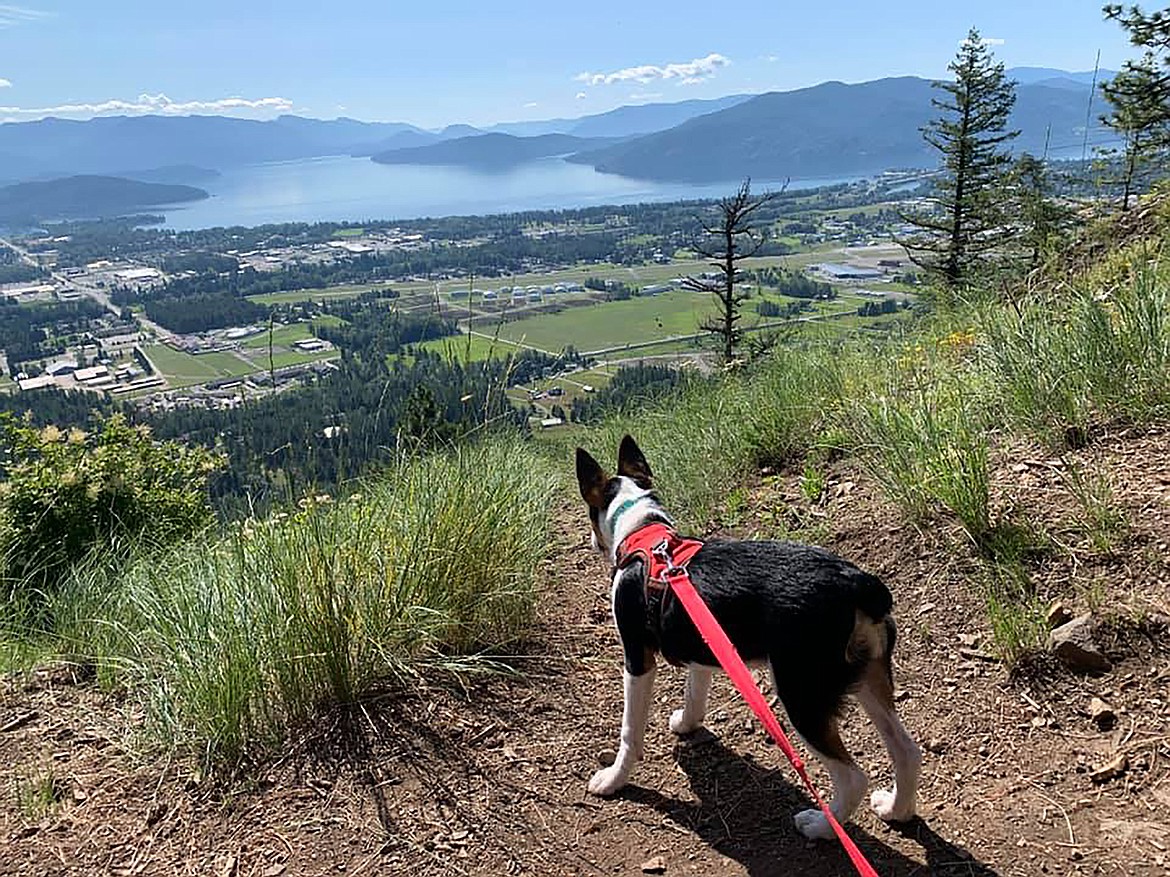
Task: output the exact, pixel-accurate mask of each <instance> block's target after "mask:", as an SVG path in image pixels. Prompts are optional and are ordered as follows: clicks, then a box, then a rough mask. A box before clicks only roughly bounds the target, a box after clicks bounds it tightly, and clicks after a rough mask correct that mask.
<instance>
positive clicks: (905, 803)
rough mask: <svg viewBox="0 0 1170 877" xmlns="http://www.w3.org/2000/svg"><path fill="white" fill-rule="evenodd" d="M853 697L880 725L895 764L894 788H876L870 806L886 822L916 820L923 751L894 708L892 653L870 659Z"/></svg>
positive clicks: (883, 739) (879, 729)
mask: <svg viewBox="0 0 1170 877" xmlns="http://www.w3.org/2000/svg"><path fill="white" fill-rule="evenodd" d="M854 696H855V697H856V698H857V700H858V702H859V703H860V704H861V706H862V707H863V708H864V709H865V712H866V713H867V714H868V715H869V718H870V721H872V722H873V724H874V727H875V728H877V732H878V733H879V734H880V735H881V738H882V742H883V743H885V744H886V751H887V752H889V754H890V760H891V761H893V763H894V788H893V789H890V790H887V789H877V790H875V791H874V793H873V795H871V796H870V806H871V807H873V810H874V812H875V813H876V814H877V815H878V816H879V817H880V818H881V819H884V820H885V821H886V822H906V821H908V820H910V819H913V818H914V812H915V809H916V806H917V803H916V802H917V798H918V776H919V774H920V773H921V770H922V750H921V749H919V748H918V745H917V744H916V743H915V742H914V739H913V738H912V737H911V736H910V734H909V732H908V731H907V730H906V727H905V726H904V725H903V724H902V721H901V720H900V719H899V718H898V714H897V712H895V710H894V678H893V675H892V673H891V669H890V659H889V655H886V656H884V657H882V658H876V659H874V660H872V661H870V662H869V665H868V666H867V667H866V669H865V674H864V675H863V676H862V679H861V685H860V687H859V688H858V689H857V692H856V693H855V695H854Z"/></svg>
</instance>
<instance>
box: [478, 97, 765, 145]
mask: <svg viewBox="0 0 1170 877" xmlns="http://www.w3.org/2000/svg"><path fill="white" fill-rule="evenodd" d="M752 97H753V95H750V94H733V95H728V96H727V97H717V98H715V99H713V100H684V101H679V102H678V103H672V104H654V103H651V104H634V105H632V106H626V107H618V108H617V109H615V110H610V111H609V112H607V113H598V114H596V115H593V116H582V117H581V118H579V119H547V120H545V121H542V122H503V123H501V124H499V125H492V126H491V127H490V128H488V129H486V130H488V131H496V132H499V133H501V134H513V135H515V136H517V137H535V136H537V135H540V134H572V135H573V136H574V137H633V136H636V135H638V134H652V133H654V132H655V131H664V130H666V129H667V128H673V127H674V126H675V125H681V124H682V123H683V122H685V121H686V120H687V119H693V118H694V117H695V116H702V115H704V114H706V113H714V112H716V111H717V110H723V109H727V107H733V106H735V105H736V104H741V103H743V102H744V101H745V100H750V99H751V98H752Z"/></svg>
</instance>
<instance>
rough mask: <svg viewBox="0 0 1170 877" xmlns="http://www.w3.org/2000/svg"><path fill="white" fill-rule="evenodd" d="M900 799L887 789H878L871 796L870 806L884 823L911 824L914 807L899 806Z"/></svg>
mask: <svg viewBox="0 0 1170 877" xmlns="http://www.w3.org/2000/svg"><path fill="white" fill-rule="evenodd" d="M897 801H898V797H897V795H895V794H894V793H893V792H891V791H889V790H887V789H878V790H877V791H875V792H874V793H873V794H872V795H870V796H869V806H870V807H872V808H873V812H874V813H876V814H877V816H878V819H881V820H882V821H883V822H909V821H910V820H911V819H913V818H914V808H913V806H911V807H907V806H905V805H903V806H902V807H901V808H899V807H898V806H897Z"/></svg>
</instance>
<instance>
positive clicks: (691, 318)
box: [500, 291, 714, 353]
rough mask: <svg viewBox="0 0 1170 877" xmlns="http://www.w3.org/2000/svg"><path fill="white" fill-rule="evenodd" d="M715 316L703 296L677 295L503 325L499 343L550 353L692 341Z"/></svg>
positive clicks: (579, 308) (634, 299)
mask: <svg viewBox="0 0 1170 877" xmlns="http://www.w3.org/2000/svg"><path fill="white" fill-rule="evenodd" d="M712 313H714V310H713V308H712V304H711V301H710V300H709V299H708V298H706V297H704V296H703V295H701V294H698V293H693V292H682V291H674V292H668V293H663V294H662V295H656V296H646V297H642V298H632V299H628V300H627V301H615V302H604V303H598V304H594V305H588V306H586V307H576V308H569V309H567V310H564V311H561V312H560V313H556V314H539V315H537V316H533V317H528V318H527V319H524V320H518V321H516V322H513V323H506V324H504V325H503V326H502V327H500V337H501V338H507V339H509V340H511V341H515V342H517V343H521V344H527V345H529V346H531V347H535V348H537V349H540V350H547V351H549V352H551V353H557V352H559V351H561V350H563V349H564V348H565V347H567V346H569V345H572V346H574V347H576V348H577V349H578V350H582V351H585V350H596V349H600V348H605V347H618V346H621V345H625V344H636V343H638V342H643V341H653V340H656V339H665V338H670V337H673V336H677V335H689V334H692V333H694V332H697V331H698V325H699V322H700V320H702V319H703V318H705V317H707V316H709V315H711V314H712Z"/></svg>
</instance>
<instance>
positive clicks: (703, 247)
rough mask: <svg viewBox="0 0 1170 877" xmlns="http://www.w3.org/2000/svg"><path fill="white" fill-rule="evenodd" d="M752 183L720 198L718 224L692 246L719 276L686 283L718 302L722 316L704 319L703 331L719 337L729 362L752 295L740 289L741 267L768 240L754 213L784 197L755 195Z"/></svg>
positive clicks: (709, 224)
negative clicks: (744, 308) (743, 309)
mask: <svg viewBox="0 0 1170 877" xmlns="http://www.w3.org/2000/svg"><path fill="white" fill-rule="evenodd" d="M751 182H752V181H751V179H750V178H748V179H746V180H744V181H743V185H741V186H740V187H739V191H738V192H736V193H735V194H734V195H732V196H731V197H729V198H722V199H720V201H719V204H718V219H717V221H715V222H707V221H704V222H703V223H702V227H703V238H702V239H701V240H697V241H696V242H695V243H694V244H692V245H691V249H692V250H694V252H695V253H696V254H697V255H698V256H699V258H701V259H706V260H707V262H708V264H709V265H710V266H711V267H712V268H714V269H715V272H714V275H715V276H714V277H712V276H710V274H711V272H705V274H704V276H700V277H690V276H689V277H687V278H686V279H685V280H684V281H683V288H684V289H689V290H691V291H693V292H709V293H711V294H712V295H714V296H715V298H716V299H718V302H719V313H718V314H716V315H715V316H713V317H710V318H709V319H706V320H704V321H703V322H702V323H701V324H700V325H699V328H700V329H702V330H703V331H704V332H711V333H713V334H715V335H718V336H719V337H720V339H721V340H722V341H723V361H724V362H725V363H731V362H734V360H735V349H736V346H737V345H738V344H739V342H740V339H741V338H742V336H743V332H742V331H741V330H740V328H739V316H740V313H739V311H740V306H741V305H742V304H743V303H744V302H745V301H746V300H747V298H748V294H747V293H746V292H742V291H741V289H740V288H737V287H736V282H737V281H738V280H739V277H738V276H737V273H736V272H737V270H738V265H739V263H740V262H741V261H743V260H744V259H747V258H750V257H752V256H754V255H755V254H756V253H758V252H759V251H760V247H762V246H763V245H764V242H765V241H766V240H767V235H766V234H765V232H764V231H762V230H761V229H759V228H758V227H756V225H755V224H754V221H753V220H754V214H755V213H756V212H757V211H758V210H759V209H760V208H761V207H763V206H764V205H765V204H767V203H768V202H769V201H771V200H772V199H773V198H775V197H776V196H777V195H778V194H780V193H779V192H765V193H764V194H762V195H753V194H752V189H751Z"/></svg>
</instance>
